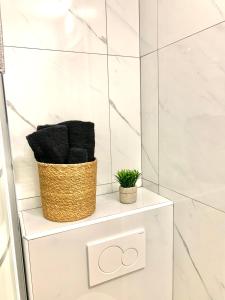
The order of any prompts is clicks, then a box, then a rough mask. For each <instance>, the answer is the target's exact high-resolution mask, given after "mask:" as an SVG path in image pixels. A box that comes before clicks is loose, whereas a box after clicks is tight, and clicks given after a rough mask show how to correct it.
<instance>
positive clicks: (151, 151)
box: [141, 52, 158, 183]
mask: <svg viewBox="0 0 225 300" xmlns="http://www.w3.org/2000/svg"><path fill="white" fill-rule="evenodd" d="M141 105H142V107H141V117H142V119H141V121H142V176H143V178H145V179H147V180H149V181H152V182H154V183H158V63H157V53H156V52H154V53H152V54H149V55H146V56H144V57H142V58H141Z"/></svg>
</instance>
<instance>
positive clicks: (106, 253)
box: [98, 246, 122, 273]
mask: <svg viewBox="0 0 225 300" xmlns="http://www.w3.org/2000/svg"><path fill="white" fill-rule="evenodd" d="M121 256H122V250H121V248H120V247H117V246H112V247H108V248H106V249H104V250H103V252H102V254H101V255H100V257H99V262H98V265H99V268H100V269H101V271H102V272H104V273H113V272H116V271H117V270H118V269H119V268H120V267H121Z"/></svg>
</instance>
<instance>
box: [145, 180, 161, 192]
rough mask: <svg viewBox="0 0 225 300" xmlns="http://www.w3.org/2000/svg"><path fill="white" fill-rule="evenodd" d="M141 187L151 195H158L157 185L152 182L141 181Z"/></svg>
mask: <svg viewBox="0 0 225 300" xmlns="http://www.w3.org/2000/svg"><path fill="white" fill-rule="evenodd" d="M142 185H143V187H145V188H146V189H148V190H150V191H152V192H153V193H156V194H158V193H159V185H158V184H156V183H154V182H151V181H148V180H146V179H142Z"/></svg>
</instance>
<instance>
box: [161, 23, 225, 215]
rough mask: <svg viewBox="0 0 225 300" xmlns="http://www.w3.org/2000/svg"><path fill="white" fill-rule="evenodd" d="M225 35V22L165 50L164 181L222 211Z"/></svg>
mask: <svg viewBox="0 0 225 300" xmlns="http://www.w3.org/2000/svg"><path fill="white" fill-rule="evenodd" d="M224 35H225V24H220V25H217V26H215V27H213V28H211V29H208V30H206V31H203V32H201V33H199V34H198V35H195V36H192V37H190V38H188V39H185V40H183V41H180V42H179V43H176V44H174V45H171V46H169V47H167V48H164V49H162V50H160V52H159V70H160V72H159V86H160V91H159V95H160V106H159V108H160V124H159V128H160V140H159V144H160V147H159V150H160V151H159V153H160V157H159V158H160V183H161V184H162V185H163V186H166V187H168V188H170V189H172V190H175V191H177V192H179V193H182V194H184V195H187V196H189V197H191V198H193V199H196V200H199V201H201V202H203V203H205V204H208V205H210V206H212V207H215V208H217V209H219V210H222V211H225V202H224V195H225V169H224V167H223V164H221V162H223V161H224V160H225V150H224V149H225V140H224V139H223V138H222V137H223V136H224V128H225V101H224V96H225V86H224V74H225V73H224V67H223V66H224V65H225V58H224V52H225V43H224V42H223V41H224ZM215 41H216V42H215ZM168 174H170V176H168Z"/></svg>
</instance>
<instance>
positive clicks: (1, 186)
mask: <svg viewBox="0 0 225 300" xmlns="http://www.w3.org/2000/svg"><path fill="white" fill-rule="evenodd" d="M0 125H1V124H0ZM2 141H3V140H2V134H1V126H0V299H2V300H14V299H16V283H15V278H14V262H13V255H12V253H11V240H10V232H9V225H8V214H7V211H8V207H7V203H8V199H7V197H8V192H7V185H6V174H5V167H4V153H3V143H2Z"/></svg>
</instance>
